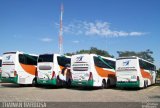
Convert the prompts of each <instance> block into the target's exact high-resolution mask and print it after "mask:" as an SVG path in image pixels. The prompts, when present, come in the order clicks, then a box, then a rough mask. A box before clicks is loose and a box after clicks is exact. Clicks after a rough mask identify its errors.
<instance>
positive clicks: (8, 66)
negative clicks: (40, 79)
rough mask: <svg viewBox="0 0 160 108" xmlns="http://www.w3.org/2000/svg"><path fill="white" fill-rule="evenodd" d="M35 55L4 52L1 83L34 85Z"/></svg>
mask: <svg viewBox="0 0 160 108" xmlns="http://www.w3.org/2000/svg"><path fill="white" fill-rule="evenodd" d="M37 58H38V56H37V55H33V54H25V53H23V52H19V51H16V52H6V53H3V57H2V82H11V83H16V84H20V85H23V84H35V83H36V77H35V75H36V69H37Z"/></svg>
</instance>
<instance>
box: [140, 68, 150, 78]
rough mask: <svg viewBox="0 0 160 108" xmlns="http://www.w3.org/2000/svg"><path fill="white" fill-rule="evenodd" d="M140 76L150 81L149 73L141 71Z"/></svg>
mask: <svg viewBox="0 0 160 108" xmlns="http://www.w3.org/2000/svg"><path fill="white" fill-rule="evenodd" d="M141 74H142V77H143V78H148V79H150V80H152V76H151V75H150V73H148V72H146V71H144V69H141Z"/></svg>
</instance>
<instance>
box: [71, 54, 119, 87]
mask: <svg viewBox="0 0 160 108" xmlns="http://www.w3.org/2000/svg"><path fill="white" fill-rule="evenodd" d="M115 61H116V60H115V59H113V58H109V57H103V56H99V55H96V54H77V55H73V56H72V58H71V73H72V85H73V86H90V87H102V88H108V87H110V86H111V85H116V77H115Z"/></svg>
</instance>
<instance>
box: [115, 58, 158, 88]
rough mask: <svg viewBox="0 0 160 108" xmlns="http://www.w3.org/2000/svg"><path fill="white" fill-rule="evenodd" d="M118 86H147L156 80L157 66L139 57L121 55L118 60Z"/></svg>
mask: <svg viewBox="0 0 160 108" xmlns="http://www.w3.org/2000/svg"><path fill="white" fill-rule="evenodd" d="M116 77H117V84H116V85H117V87H138V88H145V87H147V86H149V85H152V84H154V83H155V81H156V67H155V65H154V64H153V63H151V62H148V61H146V60H144V59H141V58H139V57H120V58H117V61H116Z"/></svg>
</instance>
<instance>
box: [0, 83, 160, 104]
mask: <svg viewBox="0 0 160 108" xmlns="http://www.w3.org/2000/svg"><path fill="white" fill-rule="evenodd" d="M0 101H1V102H8V101H14V102H15V101H18V102H21V101H22V102H25V101H35V102H40V101H45V102H148V101H149V102H160V85H158V84H157V85H154V86H150V87H148V88H146V89H140V90H136V89H135V90H132V89H117V88H110V89H99V88H95V89H88V88H56V87H19V86H18V85H15V84H10V83H0Z"/></svg>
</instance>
